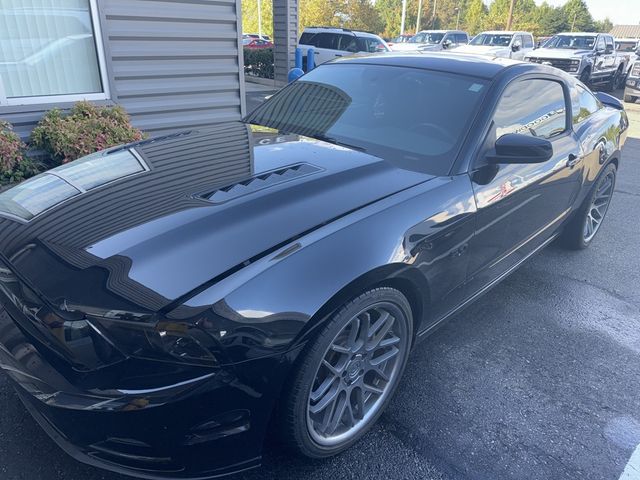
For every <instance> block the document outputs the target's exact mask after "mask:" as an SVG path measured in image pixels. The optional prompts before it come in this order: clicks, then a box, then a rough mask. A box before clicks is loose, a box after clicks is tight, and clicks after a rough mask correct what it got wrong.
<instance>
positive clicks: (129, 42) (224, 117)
mask: <svg viewBox="0 0 640 480" xmlns="http://www.w3.org/2000/svg"><path fill="white" fill-rule="evenodd" d="M98 9H99V17H100V24H101V28H102V37H103V43H104V49H105V57H106V64H107V73H108V78H109V87H110V90H111V102H114V103H118V104H120V105H122V106H124V107H125V108H126V109H127V111H128V112H129V113H130V114H131V117H132V121H133V123H134V125H136V126H137V127H139V128H141V129H143V130H145V131H146V132H148V133H149V134H151V135H152V136H155V135H158V134H163V133H168V132H172V131H176V130H181V129H185V128H192V127H199V126H204V125H210V124H213V123H217V122H223V121H229V120H238V119H240V118H241V116H242V114H243V113H244V79H243V76H242V73H241V72H242V68H241V65H242V48H241V42H240V33H241V32H240V30H241V26H240V0H99V1H98ZM53 106H59V107H61V108H68V107H69V106H70V105H69V104H58V105H36V106H33V105H32V106H24V107H21V106H15V107H2V108H0V118H3V119H5V120H8V121H10V122H11V123H13V124H14V125H15V127H16V130H17V131H18V132H19V133H20V134H21V135H22V136H23V137H25V136H27V135H28V134H29V132H30V130H31V129H32V128H33V126H34V125H35V123H36V122H37V121H38V120H39V119H40V117H41V115H42V113H43V112H44V111H46V110H47V109H49V108H51V107H53Z"/></svg>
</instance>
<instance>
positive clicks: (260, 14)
mask: <svg viewBox="0 0 640 480" xmlns="http://www.w3.org/2000/svg"><path fill="white" fill-rule="evenodd" d="M258 38H260V40H262V0H258Z"/></svg>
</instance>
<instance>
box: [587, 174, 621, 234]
mask: <svg viewBox="0 0 640 480" xmlns="http://www.w3.org/2000/svg"><path fill="white" fill-rule="evenodd" d="M613 187H614V176H613V173H609V174H608V175H607V176H606V177H605V178H604V179H603V180H602V182H601V183H600V184H598V186H597V187H596V188H597V190H596V193H595V195H594V196H593V200H592V201H591V205H590V206H589V210H588V211H587V218H586V220H585V223H584V231H583V237H584V241H585V242H590V241H591V240H592V239H593V237H595V236H596V233H598V230H599V229H600V225H602V221H603V220H604V217H605V215H606V214H607V210H608V209H609V204H610V203H611V197H612V195H613Z"/></svg>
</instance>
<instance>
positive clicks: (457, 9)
mask: <svg viewBox="0 0 640 480" xmlns="http://www.w3.org/2000/svg"><path fill="white" fill-rule="evenodd" d="M461 10H462V9H461V8H460V7H459V6H458V7H456V9H455V11H456V12H458V18H457V19H456V30H460V11H461Z"/></svg>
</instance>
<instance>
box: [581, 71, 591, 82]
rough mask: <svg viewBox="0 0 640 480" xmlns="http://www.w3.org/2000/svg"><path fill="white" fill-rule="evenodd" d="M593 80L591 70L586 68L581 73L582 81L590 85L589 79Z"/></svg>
mask: <svg viewBox="0 0 640 480" xmlns="http://www.w3.org/2000/svg"><path fill="white" fill-rule="evenodd" d="M590 80H591V70H589V69H588V68H585V69H584V70H583V71H582V73H581V74H580V81H581V82H582V83H584V84H585V85H587V86H588V85H589V81H590Z"/></svg>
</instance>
